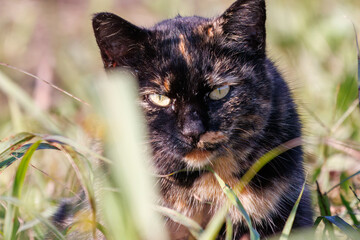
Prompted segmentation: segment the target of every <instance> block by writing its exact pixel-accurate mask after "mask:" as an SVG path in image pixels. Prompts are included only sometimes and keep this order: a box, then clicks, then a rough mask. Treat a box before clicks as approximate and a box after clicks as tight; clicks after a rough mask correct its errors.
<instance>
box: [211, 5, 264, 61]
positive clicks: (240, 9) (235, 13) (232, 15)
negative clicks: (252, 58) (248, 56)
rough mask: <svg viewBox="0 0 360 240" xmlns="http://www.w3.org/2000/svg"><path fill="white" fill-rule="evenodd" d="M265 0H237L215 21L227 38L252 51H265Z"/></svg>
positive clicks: (261, 52)
mask: <svg viewBox="0 0 360 240" xmlns="http://www.w3.org/2000/svg"><path fill="white" fill-rule="evenodd" d="M265 20H266V10H265V1H264V0H237V1H236V2H235V3H233V4H232V5H231V6H230V7H229V8H228V9H227V10H226V11H225V12H224V13H223V14H222V15H221V16H220V17H219V18H217V19H216V20H215V21H216V22H215V24H216V25H217V26H216V28H218V27H220V28H221V29H220V31H221V33H222V34H223V35H224V36H225V37H226V39H227V40H228V41H229V42H231V43H233V44H235V45H237V46H240V47H241V49H242V50H245V51H247V50H248V51H249V52H251V53H259V54H264V53H265V40H266V32H265Z"/></svg>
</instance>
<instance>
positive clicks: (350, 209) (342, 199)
mask: <svg viewBox="0 0 360 240" xmlns="http://www.w3.org/2000/svg"><path fill="white" fill-rule="evenodd" d="M340 198H341V202H342V204H343V205H344V206H345V207H346V210H347V211H348V213H349V215H350V218H351V220H352V221H353V223H354V225H355V226H359V225H360V223H359V221H358V220H357V218H356V216H355V214H354V211H353V210H352V208H351V207H350V203H349V202H348V201H347V200H346V199H345V197H344V196H343V195H342V194H341V193H340Z"/></svg>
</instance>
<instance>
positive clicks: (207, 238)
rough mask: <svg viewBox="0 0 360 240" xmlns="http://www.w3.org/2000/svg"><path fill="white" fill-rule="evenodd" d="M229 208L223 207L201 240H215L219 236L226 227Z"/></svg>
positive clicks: (207, 227) (212, 219)
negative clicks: (225, 222)
mask: <svg viewBox="0 0 360 240" xmlns="http://www.w3.org/2000/svg"><path fill="white" fill-rule="evenodd" d="M228 209H229V206H228V205H225V206H223V207H222V208H221V209H220V210H219V211H217V213H216V214H215V216H214V217H212V218H211V220H210V222H209V223H208V225H207V226H206V229H205V231H204V232H203V234H201V236H200V238H199V240H214V239H216V237H217V236H218V235H219V232H220V229H221V228H222V226H223V225H224V221H225V218H226V215H227V213H228Z"/></svg>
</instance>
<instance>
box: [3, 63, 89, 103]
mask: <svg viewBox="0 0 360 240" xmlns="http://www.w3.org/2000/svg"><path fill="white" fill-rule="evenodd" d="M0 65H2V66H4V67H8V68H11V69H14V70H16V71H18V72H21V73H24V74H26V75H28V76H30V77H32V78H35V79H37V80H40V81H42V82H44V83H46V84H48V85H49V86H50V87H52V88H54V89H56V90H58V91H59V92H62V93H64V94H65V95H67V96H69V97H71V98H73V99H75V100H76V101H78V102H81V103H83V104H85V105H86V106H89V107H90V106H91V105H90V104H89V103H87V102H85V101H84V100H81V99H80V98H78V97H76V96H74V95H72V94H71V93H69V92H67V91H65V90H63V89H61V88H59V87H58V86H56V85H54V84H52V83H51V82H49V81H46V80H45V79H42V78H39V77H37V76H35V75H34V74H31V73H29V72H26V71H24V70H22V69H20V68H17V67H14V66H11V65H9V64H6V63H2V62H0Z"/></svg>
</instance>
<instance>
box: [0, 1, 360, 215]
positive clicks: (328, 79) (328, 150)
mask: <svg viewBox="0 0 360 240" xmlns="http://www.w3.org/2000/svg"><path fill="white" fill-rule="evenodd" d="M232 2H233V1H231V0H223V1H220V0H218V1H215V0H201V1H190V0H182V1H180V0H118V1H115V0H103V1H99V0H97V1H96V0H0V31H1V34H0V63H6V64H9V65H11V66H15V67H17V68H19V69H21V70H24V71H27V72H30V73H32V74H34V75H36V76H38V77H40V78H42V79H45V80H47V81H49V82H51V83H53V84H55V85H57V86H59V87H60V88H62V89H64V90H65V91H68V92H70V93H71V94H73V95H75V96H76V97H79V98H80V99H83V100H85V101H87V102H90V103H91V104H93V103H94V102H96V99H95V98H94V92H96V86H97V85H96V83H97V81H100V79H101V78H102V77H103V76H104V71H103V66H102V62H101V59H100V54H99V50H98V48H97V45H96V42H95V39H94V37H93V33H92V26H91V18H92V14H94V13H96V12H102V11H109V12H113V13H116V14H118V15H120V16H121V17H123V18H125V19H127V20H129V21H130V22H132V23H134V24H137V25H139V26H144V27H147V26H152V25H153V24H155V23H156V22H158V21H160V20H162V19H166V18H170V17H174V16H176V15H177V14H180V15H183V16H186V15H200V16H205V17H212V16H215V15H218V14H221V13H222V12H223V11H224V10H225V9H226V8H227V7H228V6H230V5H231V3H232ZM359 13H360V1H358V0H342V1H339V0H338V1H336V0H301V1H299V0H271V1H270V0H269V1H267V51H268V55H269V56H270V58H271V59H273V60H274V61H275V63H276V65H277V66H278V68H279V70H280V71H281V72H282V73H283V76H284V77H285V79H286V80H287V82H288V83H289V85H290V86H291V88H292V89H293V93H294V98H295V100H296V102H297V103H298V107H299V112H300V113H301V115H302V120H303V123H304V135H305V142H306V144H305V150H306V162H307V170H308V172H309V183H310V185H311V186H312V187H313V186H314V181H315V180H316V179H317V180H318V181H319V182H320V188H321V189H322V191H326V190H328V189H329V188H330V187H331V186H333V185H334V184H336V183H338V182H339V180H340V178H341V177H342V178H344V176H349V175H351V174H353V173H355V172H356V171H359V170H360V128H359V127H360V114H359V107H358V105H357V104H358V103H357V101H356V99H357V71H358V69H357V67H358V65H357V50H356V43H355V32H354V29H353V25H352V24H354V26H355V27H356V28H357V29H358V30H359V32H360V14H359ZM359 36H360V35H359ZM0 73H1V74H3V75H4V76H6V78H8V79H10V80H11V81H12V82H14V83H16V84H17V85H18V86H19V87H20V88H21V89H22V90H23V91H24V94H27V95H28V96H29V97H30V99H32V101H33V103H34V105H33V106H35V107H36V108H38V109H40V110H41V111H43V112H45V113H47V114H48V115H49V116H50V117H51V119H52V121H53V122H54V125H55V126H56V128H53V127H49V126H44V125H43V124H42V123H41V121H39V118H38V117H36V116H37V115H36V114H34V112H36V111H35V109H34V108H30V107H26V106H24V104H22V103H21V101H19V99H18V97H16V96H14V95H12V94H10V92H9V91H6V90H4V87H3V85H1V88H0V109H1V114H0V139H3V138H5V137H9V136H11V135H14V134H16V133H18V132H21V131H27V132H36V133H44V134H50V133H52V134H53V133H55V134H61V135H62V136H65V137H68V138H70V139H73V140H74V141H76V142H78V143H80V144H84V145H91V143H89V142H88V137H89V136H90V137H97V138H100V139H101V138H102V137H103V129H102V126H101V123H100V124H99V122H101V121H99V116H98V115H99V114H98V113H97V112H96V111H94V109H93V108H91V107H88V106H86V105H84V104H82V103H79V102H77V101H75V100H74V99H73V98H70V97H68V96H66V95H65V94H63V93H61V92H59V91H57V90H55V89H54V88H52V87H50V86H49V85H47V84H45V83H43V82H42V81H39V80H37V79H34V78H32V77H29V76H27V75H25V74H23V73H21V72H19V71H16V70H13V69H10V68H7V67H4V66H0ZM1 89H2V90H1ZM18 93H19V92H18ZM20 95H21V94H20ZM36 154H37V155H36V156H38V158H37V159H36V160H35V161H34V160H33V162H34V165H36V167H37V168H40V169H41V170H42V171H44V172H46V177H44V174H43V173H39V171H34V170H32V171H34V172H36V173H34V174H32V175H30V177H29V179H28V183H29V185H28V187H31V186H33V187H34V186H35V187H34V189H37V190H33V191H30V192H29V193H28V194H30V195H29V196H30V197H31V198H32V201H30V203H29V204H32V206H35V208H37V209H39V210H41V209H42V210H43V209H46V208H47V207H48V206H50V205H51V204H53V203H54V202H51V201H49V202H47V203H46V204H44V202H43V201H42V200H43V199H44V198H47V199H49V198H50V199H51V200H54V201H55V200H56V199H59V198H61V197H64V196H72V195H74V192H76V191H77V188H76V187H74V185H76V181H75V182H74V181H70V180H69V179H74V178H75V177H74V173H69V171H68V170H69V168H70V166H69V163H67V162H66V161H63V158H64V156H63V155H62V154H60V153H59V154H54V153H52V152H50V153H49V152H46V151H45V152H42V153H36ZM14 171H15V167H11V168H9V169H8V170H6V172H5V173H3V174H2V175H1V178H0V195H2V194H4V193H6V192H7V191H8V190H9V187H10V182H11V179H12V178H13V174H14ZM71 174H72V175H71ZM40 178H41V181H38V180H39V179H40ZM351 184H353V186H354V187H355V189H356V188H357V192H359V188H360V176H359V175H358V176H357V177H355V178H353V179H352V183H351ZM348 194H349V199H350V200H349V201H353V196H352V197H351V193H348ZM329 196H330V198H331V201H332V210H333V213H334V214H335V213H340V214H344V215H345V210H344V206H343V205H342V204H341V201H340V197H339V191H338V190H337V191H332V192H331V194H329Z"/></svg>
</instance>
